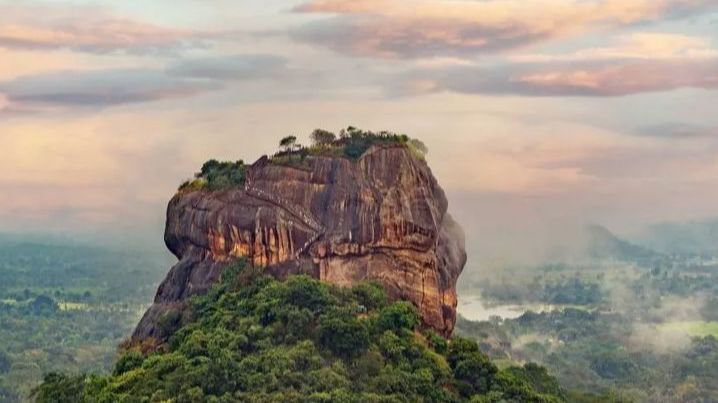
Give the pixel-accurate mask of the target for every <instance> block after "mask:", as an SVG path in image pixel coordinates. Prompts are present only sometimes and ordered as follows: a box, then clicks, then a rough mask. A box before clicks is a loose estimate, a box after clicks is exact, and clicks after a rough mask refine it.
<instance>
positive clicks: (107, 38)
mask: <svg viewBox="0 0 718 403" xmlns="http://www.w3.org/2000/svg"><path fill="white" fill-rule="evenodd" d="M201 37H202V34H199V33H195V32H192V31H190V30H186V29H178V28H172V27H165V26H160V25H155V24H151V23H147V22H142V21H135V20H133V19H129V18H125V17H121V16H116V15H113V14H111V13H108V12H107V11H106V10H104V9H102V8H96V7H74V8H69V9H68V8H59V7H52V6H37V5H25V6H16V5H0V48H2V47H4V48H13V49H72V50H80V51H87V52H99V53H102V52H113V51H129V52H145V51H156V50H160V49H164V48H168V47H176V46H181V45H183V44H185V43H187V42H190V41H195V42H196V41H198V40H200V39H201Z"/></svg>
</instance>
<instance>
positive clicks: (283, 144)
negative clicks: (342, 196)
mask: <svg viewBox="0 0 718 403" xmlns="http://www.w3.org/2000/svg"><path fill="white" fill-rule="evenodd" d="M309 137H310V138H311V141H312V145H311V146H309V147H304V146H302V145H301V144H299V143H297V138H296V137H295V136H287V137H285V138H283V139H282V140H281V141H280V142H279V147H280V151H279V152H278V153H276V154H275V155H274V156H273V157H272V162H274V163H278V164H294V165H296V164H298V163H299V164H301V163H302V162H304V161H305V160H306V158H307V157H312V156H315V157H316V156H324V157H340V158H349V159H351V160H357V159H359V158H360V157H361V156H362V155H364V153H365V152H366V151H367V150H368V149H369V148H371V147H372V146H375V145H384V146H392V145H394V146H402V147H407V148H408V149H409V150H411V152H412V153H413V154H414V156H415V157H417V158H419V159H423V158H424V157H425V156H426V154H427V153H428V151H429V150H428V148H427V147H426V145H425V144H424V143H423V142H421V140H418V139H412V138H410V137H409V136H407V135H406V134H396V133H391V132H388V131H381V132H372V131H366V130H361V129H357V128H355V127H352V126H349V127H348V128H346V129H342V130H341V131H340V132H339V134H338V135H337V134H334V133H332V132H330V131H327V130H324V129H316V130H314V131H313V132H312V133H311V134H310V136H309Z"/></svg>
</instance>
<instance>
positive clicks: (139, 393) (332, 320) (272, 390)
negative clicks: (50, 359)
mask: <svg viewBox="0 0 718 403" xmlns="http://www.w3.org/2000/svg"><path fill="white" fill-rule="evenodd" d="M380 290H381V287H379V286H376V285H374V284H369V283H367V284H360V285H359V286H357V287H356V288H353V289H345V288H339V287H334V286H329V285H327V284H324V283H321V282H319V281H318V280H315V279H312V278H309V277H306V276H293V277H290V278H288V279H287V280H286V281H284V282H279V281H277V280H274V279H271V278H269V277H266V276H264V275H262V274H261V273H260V272H259V271H258V270H255V269H253V268H251V267H249V266H248V265H247V264H246V263H244V262H241V263H239V264H238V265H236V266H234V267H232V268H230V269H228V270H225V274H224V275H223V276H222V280H221V282H220V284H218V285H217V286H216V287H214V288H213V289H212V290H211V291H210V292H209V293H208V294H207V295H205V296H202V297H196V298H194V299H193V300H192V302H191V314H190V315H189V316H188V320H186V321H185V322H186V323H185V324H184V325H183V326H182V327H181V328H180V329H179V330H178V331H177V332H176V333H175V334H174V335H173V336H172V338H171V339H170V341H169V343H168V344H167V346H166V347H165V348H164V349H161V350H160V351H158V352H156V353H153V354H151V355H149V356H146V357H145V356H143V355H142V354H140V353H139V352H138V351H135V350H128V351H126V352H125V353H124V354H123V355H122V356H121V357H120V359H119V360H118V361H117V364H116V366H115V370H114V372H113V374H112V375H111V376H97V375H67V374H57V373H54V374H49V375H48V376H47V377H46V378H45V382H44V383H43V384H42V385H41V386H40V387H39V388H37V389H36V391H35V398H36V400H37V401H38V402H40V403H43V402H116V401H135V400H137V401H173V402H175V401H176V402H194V401H209V402H234V401H252V402H274V401H289V402H335V401H342V402H417V401H424V402H460V401H469V400H471V401H476V402H500V401H522V402H560V401H563V397H562V393H561V391H560V390H556V389H552V388H545V387H543V386H541V385H545V384H547V382H548V383H549V384H550V380H551V379H550V377H548V381H547V380H546V378H547V375H545V374H544V373H541V372H540V371H539V376H536V375H534V373H536V371H537V370H536V369H534V367H524V368H523V369H522V368H518V367H517V368H513V369H510V370H499V369H498V368H497V367H496V366H495V365H494V364H493V363H492V362H491V361H489V359H488V358H487V357H486V356H485V355H483V353H481V352H480V351H479V349H478V346H477V345H476V343H475V342H473V341H470V340H466V339H461V338H454V339H453V340H451V341H448V342H447V341H446V340H445V339H443V338H442V337H440V336H437V335H435V334H434V333H432V332H430V331H425V330H422V329H421V327H420V326H419V321H418V315H417V312H416V310H415V309H414V307H413V306H412V305H411V304H408V303H405V302H396V303H389V302H388V301H387V299H386V296H385V295H384V293H383V292H381V291H380ZM537 384H539V385H538V386H541V388H540V389H539V388H538V386H537Z"/></svg>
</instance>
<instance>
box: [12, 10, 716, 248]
mask: <svg viewBox="0 0 718 403" xmlns="http://www.w3.org/2000/svg"><path fill="white" fill-rule="evenodd" d="M717 89H718V2H716V1H715V0H261V1H259V0H248V1H231V0H173V1H171V2H170V1H159V0H124V1H121V2H118V1H109V0H97V1H80V0H45V1H35V0H22V1H18V0H0V145H2V147H3V152H2V158H0V186H2V187H3V189H4V192H3V197H0V231H5V232H54V233H68V234H74V233H78V234H79V233H84V234H88V233H89V234H94V233H98V234H99V233H105V232H113V233H116V234H120V236H122V237H125V238H128V239H154V240H156V241H157V242H158V244H159V243H161V240H162V225H163V221H164V210H165V206H166V203H167V201H168V200H169V198H170V197H171V196H172V195H173V193H174V191H175V190H176V188H177V186H178V185H179V184H180V183H181V182H182V181H183V180H185V179H187V178H189V177H191V176H192V173H193V172H195V171H197V169H198V168H199V167H200V166H201V164H202V163H203V162H204V161H206V160H207V159H209V158H218V159H227V160H237V159H244V160H245V161H248V162H252V161H254V160H255V159H256V158H258V157H259V156H261V155H262V154H268V153H272V152H274V151H275V150H276V148H277V147H276V146H277V142H278V139H279V138H281V137H283V136H286V135H289V134H295V135H297V136H298V137H299V138H300V140H305V141H306V140H307V137H308V133H310V132H311V130H312V129H314V128H325V129H329V130H334V131H338V130H339V129H340V128H342V127H346V126H349V125H352V126H356V127H360V128H364V129H371V130H390V131H395V132H399V133H407V134H409V135H411V136H412V137H416V138H420V139H421V140H423V141H424V142H425V143H426V144H427V145H428V147H429V149H430V152H429V156H428V160H429V163H430V165H431V167H432V169H433V171H434V173H435V175H436V176H437V178H438V179H439V182H440V183H441V184H442V186H443V187H444V188H445V190H446V191H447V194H448V196H449V200H450V209H451V211H452V212H453V214H454V215H455V216H456V217H457V218H458V219H459V221H460V222H461V223H462V225H463V227H464V229H465V231H466V232H467V241H468V243H469V244H470V251H472V250H473V251H475V252H476V253H479V254H481V253H499V252H497V251H501V252H500V253H511V251H512V250H515V248H516V247H517V245H521V247H525V246H530V245H534V246H536V245H540V244H541V242H542V240H543V239H545V238H546V234H550V233H552V232H557V231H560V229H561V228H567V227H571V226H577V225H583V224H585V223H601V224H604V225H606V226H608V227H610V228H612V229H614V230H616V231H618V232H619V233H620V232H624V233H630V232H634V231H637V230H638V229H639V228H642V227H644V226H646V225H648V224H652V223H656V222H663V221H686V220H703V219H708V218H713V217H716V216H718V158H716V156H717V155H718V113H717V112H716V110H717V109H716V105H718V91H716V90H717Z"/></svg>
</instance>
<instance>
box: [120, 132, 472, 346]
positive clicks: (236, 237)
mask: <svg viewBox="0 0 718 403" xmlns="http://www.w3.org/2000/svg"><path fill="white" fill-rule="evenodd" d="M165 242H166V243H167V246H168V247H169V249H170V250H171V251H172V253H174V254H175V255H176V256H177V258H178V259H179V262H178V263H177V264H176V265H175V266H174V267H173V268H172V270H171V271H170V272H169V274H168V275H167V278H165V280H164V281H163V282H162V284H161V285H160V287H159V290H158V292H157V296H156V297H155V303H154V305H153V306H152V307H151V308H150V309H149V310H148V311H147V313H146V314H145V316H144V317H143V318H142V321H141V322H140V323H139V325H138V326H137V329H136V330H135V333H134V335H133V340H134V341H136V342H137V341H142V340H145V339H149V338H154V339H157V340H164V339H166V337H167V336H168V335H167V332H168V331H169V330H168V328H171V327H172V323H171V322H172V321H177V320H179V317H180V316H181V315H180V314H179V313H180V312H181V310H182V308H183V305H184V303H183V302H184V301H185V300H186V298H188V297H189V296H191V295H193V294H196V293H202V292H205V291H206V290H207V289H208V288H209V287H210V286H211V285H212V283H213V282H215V281H216V280H217V279H218V278H219V276H220V274H221V271H222V269H223V268H224V267H226V265H227V264H228V263H230V262H232V261H233V260H236V259H237V258H240V257H246V258H248V259H249V261H251V262H252V263H253V264H254V265H257V266H261V267H266V268H267V271H268V272H270V273H271V274H273V275H275V276H277V277H283V276H286V275H287V274H290V273H298V272H302V273H309V274H312V275H313V276H316V277H318V278H320V279H321V280H323V281H326V282H329V283H333V284H338V285H342V286H348V285H352V284H354V283H357V282H359V281H362V280H373V281H377V282H379V283H381V284H383V285H384V287H385V288H386V290H387V292H388V294H389V295H390V296H391V297H392V298H396V299H404V300H408V301H411V302H412V303H414V304H415V305H416V306H417V308H418V310H419V312H420V313H421V316H422V318H423V321H424V323H425V325H427V326H430V327H432V328H434V329H436V330H437V331H438V332H440V333H441V334H444V335H449V334H450V333H451V332H452V330H453V328H454V323H455V321H456V291H455V285H456V280H457V278H458V276H459V274H460V273H461V271H462V269H463V267H464V264H465V262H466V253H465V252H464V239H463V232H462V230H461V228H460V227H459V225H458V224H457V223H456V222H455V221H454V220H453V219H452V218H451V216H450V215H449V214H448V213H447V201H446V197H445V195H444V192H443V190H442V189H441V187H439V185H438V184H437V182H436V179H435V178H434V177H433V175H432V174H431V170H430V169H429V168H428V166H427V165H426V163H424V162H423V161H420V160H418V159H417V158H415V157H414V156H413V155H412V153H411V152H410V151H409V150H408V149H406V148H404V147H399V146H393V147H373V148H372V149H370V150H369V151H367V152H366V153H365V154H364V155H363V156H362V157H361V158H360V159H359V160H358V161H351V160H348V159H345V158H328V157H318V158H311V159H308V160H307V163H306V166H303V167H301V168H297V167H288V166H280V165H274V164H270V163H269V162H268V161H267V160H266V158H265V159H261V160H259V161H257V162H256V163H255V164H254V165H253V166H252V167H250V169H249V171H248V179H247V183H246V185H245V186H244V188H241V189H231V190H225V191H219V192H209V191H204V190H201V191H193V192H181V193H179V194H177V195H176V196H175V197H174V198H173V199H172V200H171V201H170V203H169V207H168V210H167V226H166V231H165ZM168 322H169V323H168Z"/></svg>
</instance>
